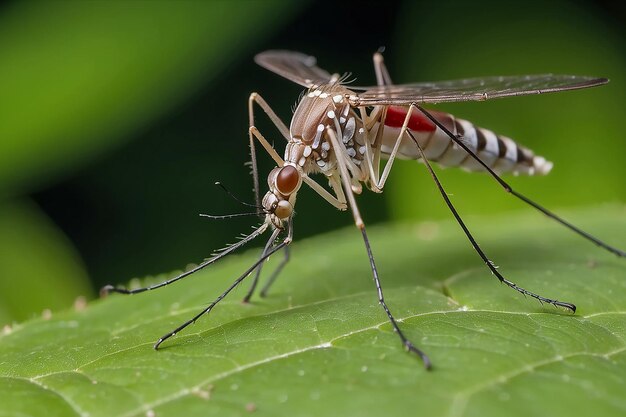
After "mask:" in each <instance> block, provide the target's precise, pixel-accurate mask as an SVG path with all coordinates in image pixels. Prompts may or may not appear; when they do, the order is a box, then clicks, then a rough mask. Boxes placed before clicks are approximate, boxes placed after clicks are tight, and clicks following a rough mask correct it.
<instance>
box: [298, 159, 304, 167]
mask: <svg viewBox="0 0 626 417" xmlns="http://www.w3.org/2000/svg"><path fill="white" fill-rule="evenodd" d="M305 162H306V158H305V157H302V158H300V160H299V161H298V165H300V166H301V167H303V166H304V164H305Z"/></svg>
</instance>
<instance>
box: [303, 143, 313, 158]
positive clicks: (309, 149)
mask: <svg viewBox="0 0 626 417" xmlns="http://www.w3.org/2000/svg"><path fill="white" fill-rule="evenodd" d="M302 154H303V155H304V157H305V158H308V157H309V155H311V147H310V146H306V147H305V148H304V152H303V153H302Z"/></svg>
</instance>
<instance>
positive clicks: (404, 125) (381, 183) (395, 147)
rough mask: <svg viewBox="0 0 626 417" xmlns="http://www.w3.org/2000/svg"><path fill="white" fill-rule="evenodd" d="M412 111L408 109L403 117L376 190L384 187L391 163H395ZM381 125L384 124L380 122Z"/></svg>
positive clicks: (410, 108) (411, 108)
mask: <svg viewBox="0 0 626 417" xmlns="http://www.w3.org/2000/svg"><path fill="white" fill-rule="evenodd" d="M412 111H413V107H409V110H408V111H407V112H406V116H405V117H404V122H403V123H402V128H401V129H400V133H399V134H398V138H397V139H396V143H395V144H394V145H393V150H392V151H391V153H390V154H389V158H388V160H387V163H386V164H385V168H384V169H383V173H382V175H381V176H380V180H379V181H378V182H377V183H376V188H378V189H379V190H382V189H383V188H384V187H385V183H386V182H387V178H388V177H389V173H390V172H391V168H392V167H393V163H394V162H395V159H396V155H397V154H398V149H400V144H401V143H402V140H403V139H404V132H407V129H408V125H409V120H411V115H412V114H413V113H412ZM381 123H384V121H383V120H381Z"/></svg>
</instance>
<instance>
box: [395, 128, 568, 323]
mask: <svg viewBox="0 0 626 417" xmlns="http://www.w3.org/2000/svg"><path fill="white" fill-rule="evenodd" d="M407 133H408V135H409V136H410V137H411V139H413V142H415V145H416V146H417V148H418V150H419V153H420V155H421V157H422V160H423V161H424V164H425V165H426V168H427V169H428V172H429V173H430V176H431V177H432V179H433V181H434V182H435V184H436V185H437V188H438V189H439V193H440V194H441V197H442V198H443V199H444V201H445V202H446V205H447V206H448V209H450V211H451V212H452V215H453V216H454V218H455V219H456V221H457V223H458V224H459V226H461V229H463V232H464V233H465V235H466V236H467V238H468V239H469V241H470V243H471V244H472V247H473V248H474V250H475V251H476V253H478V256H480V258H481V259H482V260H483V262H484V263H485V265H487V267H488V268H489V270H490V271H491V273H492V274H493V275H495V276H496V277H497V278H498V279H499V280H500V282H501V283H503V284H506V285H507V286H508V287H510V288H512V289H514V290H515V291H517V292H519V293H521V294H524V295H527V296H529V297H532V298H534V299H536V300H538V301H539V302H540V303H548V304H552V305H553V306H555V307H564V308H566V309H568V310H571V311H572V313H575V312H576V306H575V305H574V304H572V303H566V302H563V301H558V300H553V299H551V298H546V297H543V296H541V295H539V294H535V293H533V292H530V291H528V290H526V289H524V288H522V287H520V286H518V285H517V284H515V283H513V282H511V281H509V280H508V279H506V278H505V277H504V276H502V274H500V272H498V269H497V268H496V266H495V264H494V263H493V262H492V261H491V260H490V259H489V258H487V255H485V252H483V250H482V249H481V248H480V246H479V245H478V242H476V239H474V237H473V236H472V234H471V232H470V231H469V229H468V228H467V226H465V222H463V220H462V219H461V216H460V215H459V213H458V212H457V211H456V209H455V208H454V205H453V204H452V202H451V201H450V198H449V197H448V194H447V193H446V191H445V190H444V188H443V186H442V185H441V182H440V181H439V178H437V174H435V171H434V170H433V168H432V166H431V165H430V162H429V161H428V159H426V155H425V154H424V150H423V149H422V147H421V145H420V144H419V142H418V141H417V139H415V137H414V136H413V134H412V133H411V132H410V131H407Z"/></svg>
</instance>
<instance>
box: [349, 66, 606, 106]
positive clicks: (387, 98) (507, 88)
mask: <svg viewBox="0 0 626 417" xmlns="http://www.w3.org/2000/svg"><path fill="white" fill-rule="evenodd" d="M608 82H609V80H608V79H606V78H595V77H586V76H578V75H554V74H541V75H521V76H502V77H485V78H467V79H464V80H451V81H438V82H425V83H417V84H398V85H388V86H377V87H351V89H353V90H366V91H364V92H362V93H358V94H357V95H355V96H352V97H350V102H351V104H352V105H354V106H375V105H409V104H411V103H444V102H458V101H482V100H488V99H492V98H498V97H510V96H524V95H529V94H543V93H553V92H556V91H567V90H576V89H580V88H587V87H594V86H597V85H602V84H606V83H608Z"/></svg>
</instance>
